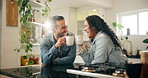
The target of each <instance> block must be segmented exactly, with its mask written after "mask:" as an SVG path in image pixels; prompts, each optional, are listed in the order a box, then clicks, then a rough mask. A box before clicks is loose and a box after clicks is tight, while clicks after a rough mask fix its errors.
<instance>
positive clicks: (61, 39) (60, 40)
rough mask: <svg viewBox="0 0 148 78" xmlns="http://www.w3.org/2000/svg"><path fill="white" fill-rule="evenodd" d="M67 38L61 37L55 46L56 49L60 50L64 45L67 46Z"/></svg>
mask: <svg viewBox="0 0 148 78" xmlns="http://www.w3.org/2000/svg"><path fill="white" fill-rule="evenodd" d="M65 37H66V36H64V37H60V38H59V39H58V41H57V43H56V44H55V45H54V46H55V47H56V48H59V47H61V46H62V45H65V44H66V40H65Z"/></svg>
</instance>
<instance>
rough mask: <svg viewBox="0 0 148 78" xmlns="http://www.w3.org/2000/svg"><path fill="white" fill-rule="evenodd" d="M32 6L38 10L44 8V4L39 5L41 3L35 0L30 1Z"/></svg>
mask: <svg viewBox="0 0 148 78" xmlns="http://www.w3.org/2000/svg"><path fill="white" fill-rule="evenodd" d="M30 5H31V6H32V7H38V8H42V7H44V5H43V4H41V3H39V2H36V1H34V0H30Z"/></svg>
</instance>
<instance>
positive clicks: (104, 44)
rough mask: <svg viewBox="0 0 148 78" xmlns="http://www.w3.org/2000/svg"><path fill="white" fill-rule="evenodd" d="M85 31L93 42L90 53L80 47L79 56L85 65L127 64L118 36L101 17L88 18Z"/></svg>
mask: <svg viewBox="0 0 148 78" xmlns="http://www.w3.org/2000/svg"><path fill="white" fill-rule="evenodd" d="M84 31H85V32H86V33H87V36H88V37H89V38H91V39H92V40H93V41H92V46H91V49H90V50H89V51H88V52H86V50H85V47H84V46H80V47H81V51H80V53H79V54H80V56H81V57H82V58H83V60H84V62H85V63H87V64H88V63H91V64H96V63H106V62H108V63H111V64H112V65H119V64H124V63H125V62H126V57H125V56H124V54H123V53H122V49H121V46H120V44H119V40H118V38H117V36H116V35H115V33H114V32H113V31H112V30H111V29H110V28H109V26H108V25H107V24H106V23H105V22H104V20H103V19H101V18H100V17H99V16H97V15H92V16H88V17H87V18H86V21H85V23H84Z"/></svg>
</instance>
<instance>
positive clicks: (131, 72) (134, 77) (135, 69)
mask: <svg viewBox="0 0 148 78" xmlns="http://www.w3.org/2000/svg"><path fill="white" fill-rule="evenodd" d="M141 67H142V64H141V63H135V64H126V65H125V69H126V74H127V75H128V77H129V78H139V77H140V74H141Z"/></svg>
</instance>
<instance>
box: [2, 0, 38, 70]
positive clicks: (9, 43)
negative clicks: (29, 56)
mask: <svg viewBox="0 0 148 78" xmlns="http://www.w3.org/2000/svg"><path fill="white" fill-rule="evenodd" d="M0 30H2V37H1V40H2V42H1V68H14V67H18V66H20V55H21V54H22V53H21V52H20V53H17V52H14V48H17V47H20V35H19V31H20V26H18V27H10V26H6V0H3V3H2V28H1V29H0ZM32 53H34V54H39V53H40V50H39V46H35V47H34V48H33V52H32Z"/></svg>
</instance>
